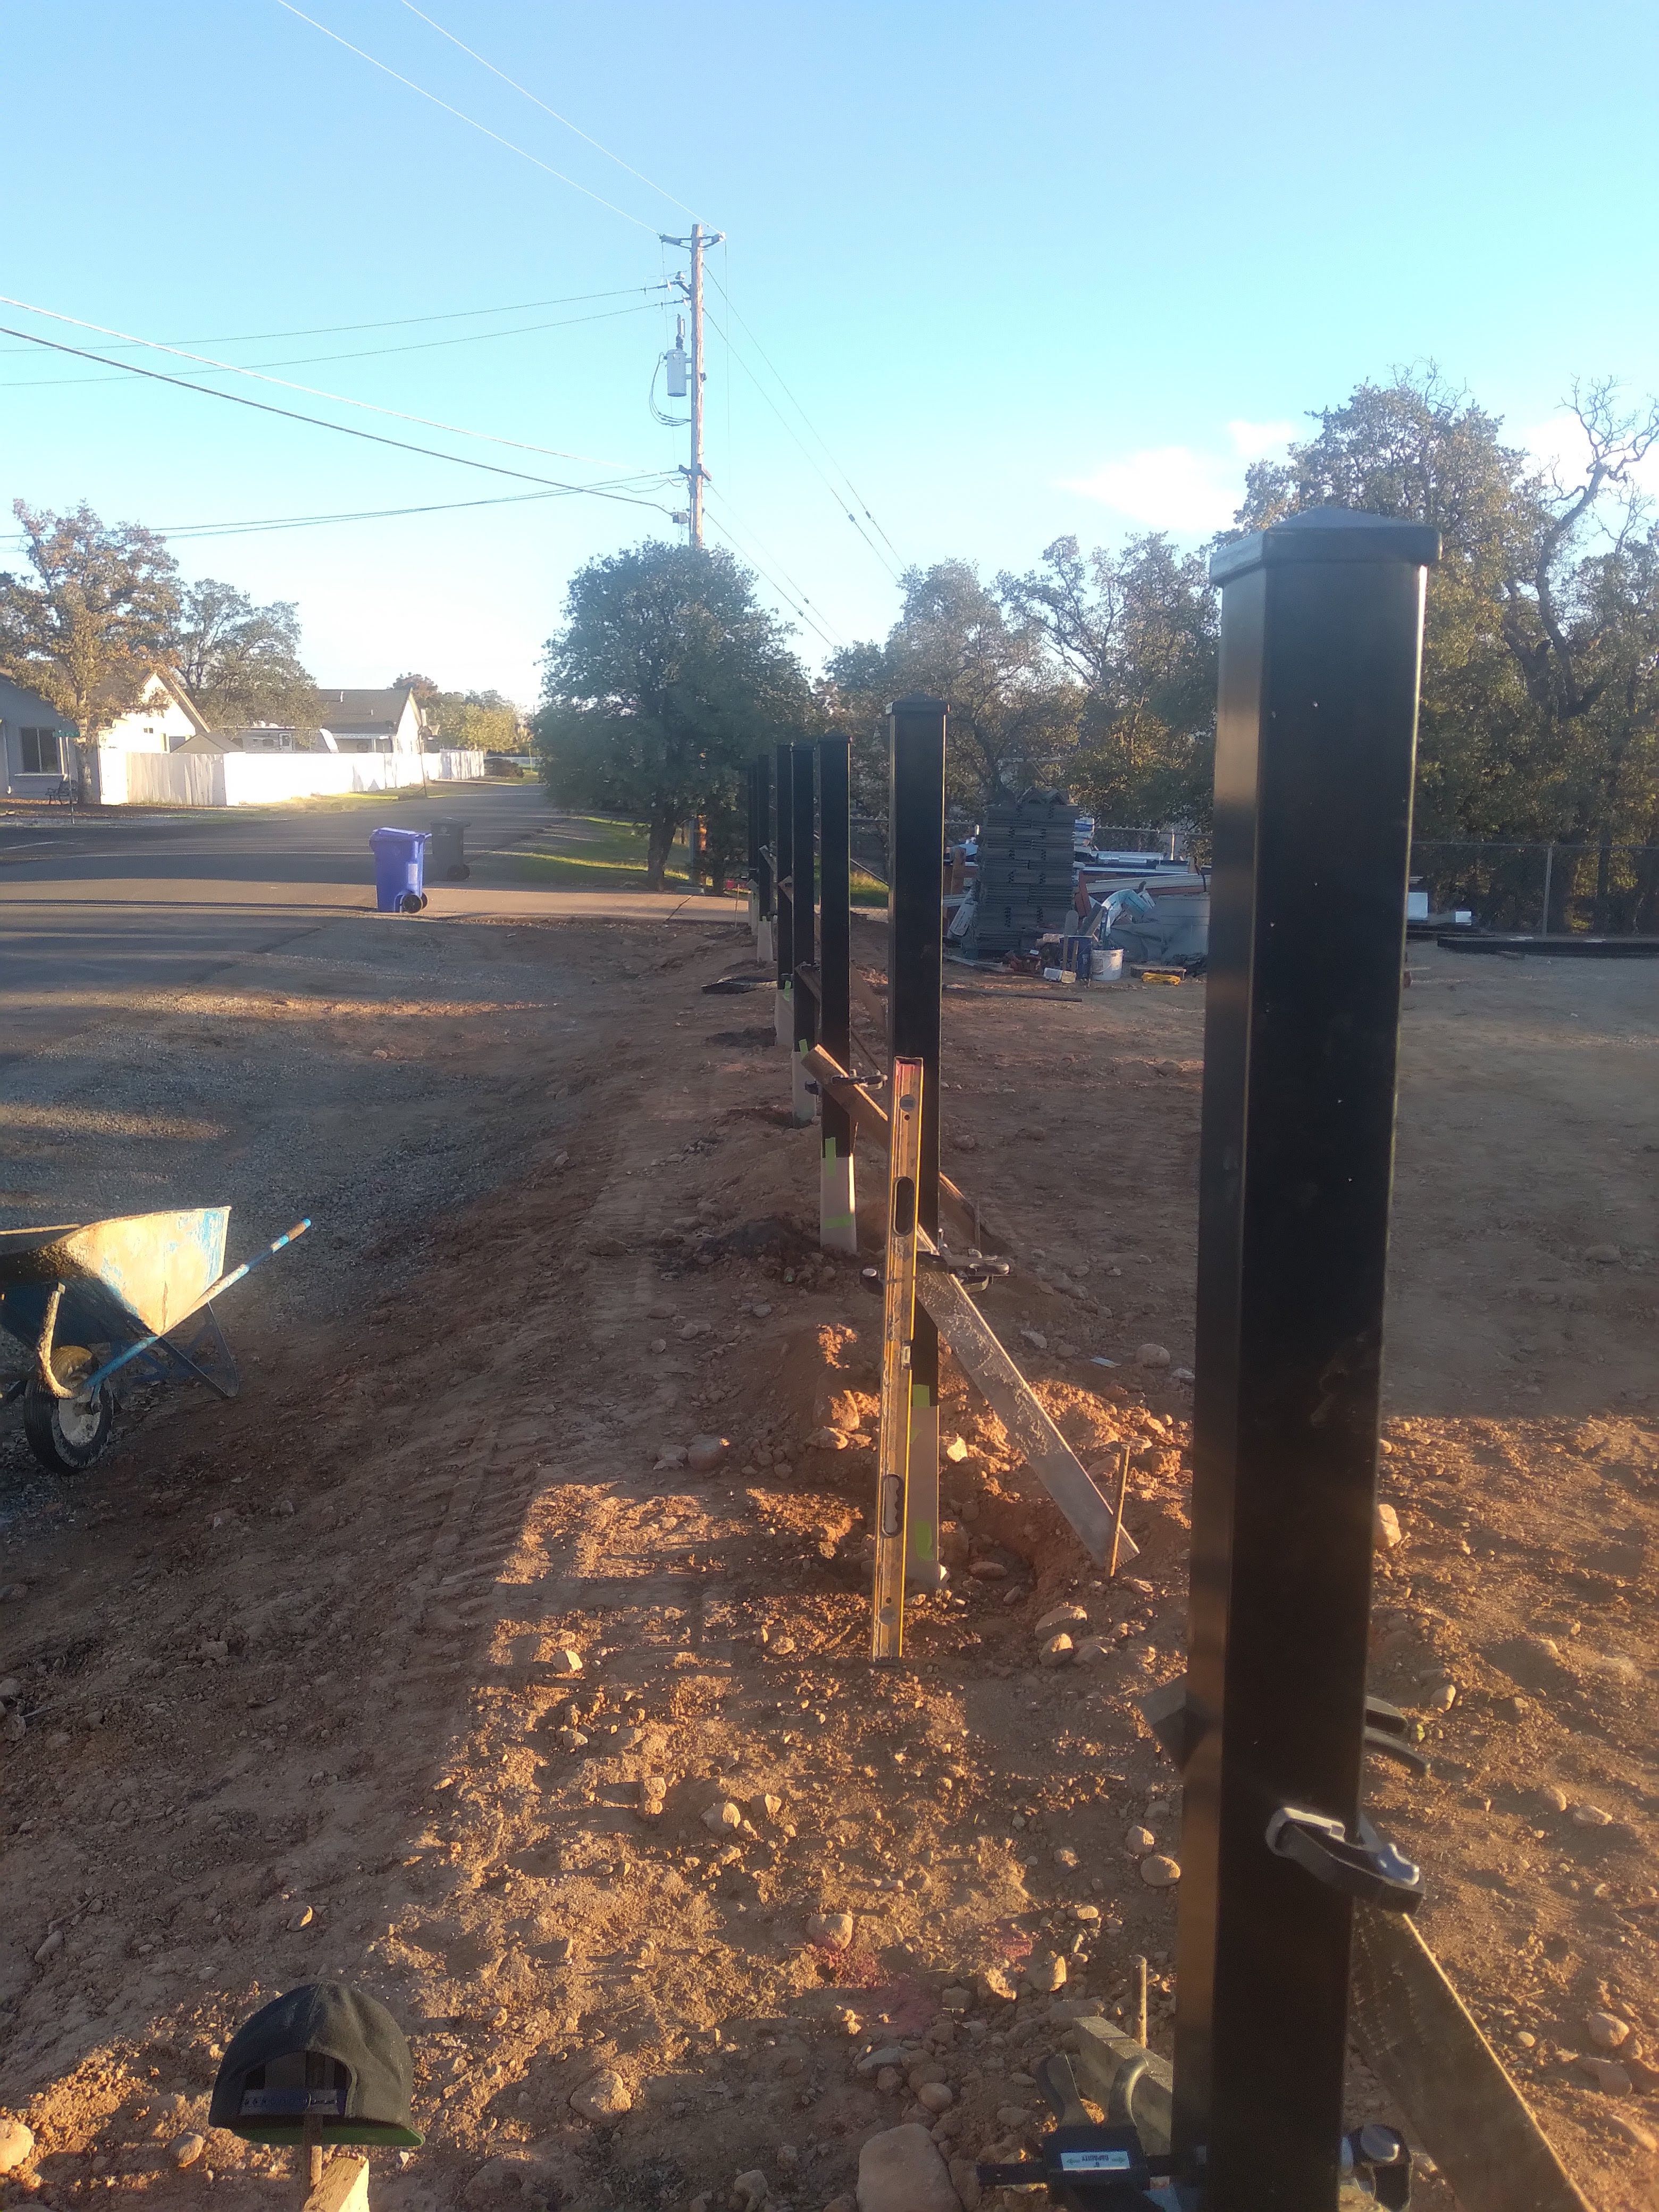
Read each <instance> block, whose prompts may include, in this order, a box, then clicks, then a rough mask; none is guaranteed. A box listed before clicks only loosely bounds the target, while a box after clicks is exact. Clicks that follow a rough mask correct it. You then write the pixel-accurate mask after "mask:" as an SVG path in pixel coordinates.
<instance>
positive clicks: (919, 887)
mask: <svg viewBox="0 0 1659 2212" xmlns="http://www.w3.org/2000/svg"><path fill="white" fill-rule="evenodd" d="M887 729H888V743H889V762H890V780H889V805H888V848H889V853H890V861H889V866H888V898H887V994H888V995H887V1006H888V1017H887V1018H888V1024H889V1043H890V1047H891V1049H892V1052H893V1054H894V1056H895V1058H896V1059H900V1058H902V1059H906V1060H920V1061H921V1065H922V1069H923V1073H924V1076H925V1082H924V1084H923V1088H922V1128H921V1162H920V1166H919V1169H918V1173H917V1179H916V1204H917V1210H918V1212H919V1214H920V1217H921V1225H922V1227H923V1228H924V1229H925V1230H926V1231H927V1233H928V1235H929V1236H930V1237H933V1240H934V1242H935V1243H937V1242H938V1240H939V997H940V991H941V988H942V981H943V961H944V953H945V940H944V927H943V915H942V908H941V904H940V893H941V888H942V871H943V866H944V858H945V702H944V701H943V700H942V699H926V698H908V699H896V700H895V701H894V702H893V704H892V705H891V706H890V708H888V710H887ZM910 1407H911V1415H910V1419H911V1433H910V1469H909V1486H908V1493H907V1499H908V1503H907V1510H908V1515H909V1534H908V1562H909V1573H910V1577H911V1580H912V1581H913V1582H915V1583H918V1584H920V1585H921V1587H923V1588H924V1589H926V1588H937V1587H938V1585H939V1583H941V1582H942V1581H943V1580H944V1579H945V1571H944V1568H943V1567H942V1565H940V1562H939V1334H938V1331H937V1330H936V1329H935V1328H934V1326H933V1321H932V1318H931V1316H928V1315H927V1313H925V1312H924V1313H922V1314H921V1315H919V1316H917V1319H916V1330H915V1345H914V1348H913V1353H912V1360H911V1370H910Z"/></svg>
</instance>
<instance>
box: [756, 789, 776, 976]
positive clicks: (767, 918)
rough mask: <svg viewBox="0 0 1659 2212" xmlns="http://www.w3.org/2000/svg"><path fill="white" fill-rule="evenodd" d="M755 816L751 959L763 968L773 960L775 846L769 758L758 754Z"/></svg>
mask: <svg viewBox="0 0 1659 2212" xmlns="http://www.w3.org/2000/svg"><path fill="white" fill-rule="evenodd" d="M755 787H756V812H757V817H758V819H759V823H760V854H759V875H758V878H757V900H758V902H759V907H760V921H759V925H758V927H757V930H756V933H755V957H756V959H757V961H758V962H759V963H760V965H761V966H762V967H763V968H764V967H767V966H769V964H770V963H771V960H772V957H773V945H772V929H773V906H772V874H773V870H772V855H773V853H774V850H775V846H774V842H773V831H772V757H771V755H770V754H769V753H762V754H760V755H759V756H758V757H757V759H756V762H755Z"/></svg>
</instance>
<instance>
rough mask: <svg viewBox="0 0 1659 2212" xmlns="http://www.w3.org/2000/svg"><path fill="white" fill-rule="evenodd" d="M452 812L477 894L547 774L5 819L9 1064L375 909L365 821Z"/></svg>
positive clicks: (2, 899)
mask: <svg viewBox="0 0 1659 2212" xmlns="http://www.w3.org/2000/svg"><path fill="white" fill-rule="evenodd" d="M449 813H453V814H454V815H455V816H457V817H460V818H462V819H465V821H467V823H469V827H468V829H467V832H466V838H467V853H468V858H469V860H470V861H471V863H472V866H473V869H474V877H475V879H476V880H477V884H478V886H479V890H481V891H488V890H489V889H490V887H491V885H492V882H494V883H497V884H499V882H500V880H501V878H502V877H503V876H504V874H505V872H506V871H505V869H504V868H503V866H502V865H501V855H503V854H506V853H507V851H509V850H510V848H512V847H513V846H514V845H516V844H518V843H520V842H522V841H523V840H524V839H525V838H526V837H528V836H532V835H533V834H534V833H535V832H536V831H537V830H538V829H544V828H545V827H546V826H547V825H548V823H550V820H551V818H552V817H551V815H550V810H549V807H548V805H547V801H546V798H545V796H544V793H543V792H542V790H541V787H540V786H539V785H538V784H532V783H526V784H495V785H483V786H477V787H471V788H469V789H467V790H466V791H465V792H461V793H456V794H455V796H454V797H453V799H448V798H447V797H446V798H435V799H434V800H433V801H432V802H431V803H429V804H427V803H419V802H411V801H410V800H407V799H402V800H392V799H389V800H388V801H387V802H386V805H384V806H383V807H376V806H374V805H354V806H351V807H345V808H341V809H339V810H338V811H334V810H322V809H319V810H317V811H310V810H294V811H289V812H285V813H280V814H279V813H277V812H276V811H275V810H271V811H264V810H260V811H258V812H257V813H256V812H253V811H252V810H250V811H243V810H241V809H228V810H226V811H222V812H217V811H216V812H213V813H201V814H194V815H179V814H173V815H167V816H164V817H161V818H159V819H157V818H154V817H149V818H147V817H144V816H142V815H134V816H133V817H131V818H127V817H118V818H116V819H113V820H112V819H109V818H107V817H106V818H103V819H100V820H93V821H88V822H82V823H73V824H71V823H68V822H55V821H42V820H40V818H39V817H29V818H22V819H12V820H9V821H0V1067H3V1066H5V1065H6V1063H7V1061H8V1060H10V1059H13V1058H15V1055H16V1054H17V1053H18V1052H19V1051H20V1050H29V1049H38V1048H40V1045H41V1044H42V1042H46V1040H48V1039H50V1038H52V1037H60V1038H61V1037H64V1036H70V1035H72V1034H74V1033H75V1032H76V1030H78V1029H79V1028H80V1027H81V1026H82V1024H84V1023H85V1022H86V1021H87V1020H88V1019H89V1018H100V1017H102V1016H106V1015H107V1014H110V1013H114V1012H120V1011H121V1010H122V1009H123V1007H124V1006H125V1005H127V1004H128V1003H130V1002H131V1000H132V999H133V998H135V997H137V996H139V995H141V994H149V993H153V992H157V991H167V990H173V989H180V988H184V987H188V986H190V985H191V984H195V983H200V982H203V981H205V980H206V979H207V978H208V977H209V976H210V975H214V974H215V973H216V972H217V971H218V970H220V969H223V968H226V967H228V966H229V965H230V964H231V963H234V961H236V960H239V959H242V958H246V957H248V956H249V955H251V954H255V953H259V952H265V951H272V950H274V949H275V948H276V947H277V946H278V945H283V943H285V942H288V941H289V940H290V939H295V938H296V937H301V936H304V935H307V934H309V933H312V932H313V931H315V930H316V929H317V928H318V927H320V926H321V925H323V924H324V923H325V922H326V921H328V920H329V919H330V918H331V917H332V916H336V915H347V914H362V913H363V912H364V911H366V910H372V909H373V908H374V870H373V867H372V865H371V860H370V854H369V849H368V833H369V831H370V830H371V829H374V828H376V827H377V826H378V825H379V823H380V822H381V821H382V820H385V821H388V822H392V823H397V824H398V826H400V827H402V828H404V829H423V828H428V827H429V826H430V824H431V823H432V821H433V820H434V819H435V818H436V817H439V816H441V815H444V814H449ZM463 893H465V894H466V895H467V896H459V894H463ZM480 904H481V901H480V899H479V896H478V895H477V893H476V892H474V891H473V887H472V885H471V884H466V885H462V886H454V887H450V886H443V887H434V891H433V903H432V909H431V910H432V911H433V912H434V913H435V914H437V913H440V912H448V911H450V910H451V909H452V908H453V909H457V910H459V911H461V912H465V911H466V910H467V909H468V908H476V907H477V906H479V905H480ZM419 926H420V925H419V923H418V922H415V921H401V920H392V919H390V918H388V920H387V922H386V927H419Z"/></svg>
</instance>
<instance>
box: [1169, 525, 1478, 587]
mask: <svg viewBox="0 0 1659 2212" xmlns="http://www.w3.org/2000/svg"><path fill="white" fill-rule="evenodd" d="M1439 558H1440V532H1438V531H1437V530H1436V529H1434V528H1433V527H1432V526H1431V525H1430V524H1428V523H1426V522H1407V521H1405V520H1402V519H1401V517H1400V516H1398V515H1393V514H1368V513H1365V512H1364V509H1363V508H1360V507H1304V508H1303V510H1302V512H1301V513H1299V514H1289V515H1286V516H1285V520H1284V521H1283V522H1275V523H1273V524H1270V525H1269V526H1268V527H1267V529H1266V530H1258V531H1255V532H1252V534H1251V535H1250V536H1249V537H1248V538H1235V539H1234V540H1233V542H1232V544H1231V545H1224V546H1222V547H1221V549H1220V550H1219V551H1218V552H1217V553H1216V554H1214V555H1213V556H1212V559H1211V562H1210V581H1211V582H1212V584H1231V583H1232V582H1234V581H1235V580H1237V578H1238V577H1240V576H1243V575H1248V574H1249V572H1250V570H1251V569H1252V568H1281V567H1284V566H1285V565H1286V564H1287V563H1289V562H1304V561H1403V562H1409V563H1410V564H1411V565H1413V567H1416V568H1432V567H1433V566H1434V564H1435V562H1437V561H1438V560H1439Z"/></svg>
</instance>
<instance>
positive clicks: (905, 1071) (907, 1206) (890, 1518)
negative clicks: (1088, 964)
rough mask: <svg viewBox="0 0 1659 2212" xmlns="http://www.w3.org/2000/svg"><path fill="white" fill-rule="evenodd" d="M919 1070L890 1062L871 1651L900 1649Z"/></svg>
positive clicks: (916, 1064)
mask: <svg viewBox="0 0 1659 2212" xmlns="http://www.w3.org/2000/svg"><path fill="white" fill-rule="evenodd" d="M921 1088H922V1068H921V1061H920V1060H895V1061H894V1062H893V1115H892V1125H891V1142H890V1146H889V1147H888V1160H887V1275H886V1282H885V1285H884V1295H883V1300H882V1316H881V1443H880V1448H879V1450H878V1454H877V1466H876V1573H875V1586H874V1590H873V1593H872V1605H871V1628H870V1656H871V1657H872V1659H896V1658H898V1657H899V1656H900V1655H901V1654H902V1651H903V1649H904V1539H905V1508H906V1503H907V1495H906V1493H907V1492H908V1486H909V1480H910V1345H911V1339H912V1336H913V1334H914V1332H915V1316H916V1226H917V1224H916V1179H917V1172H918V1170H919V1169H920V1167H921Z"/></svg>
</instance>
